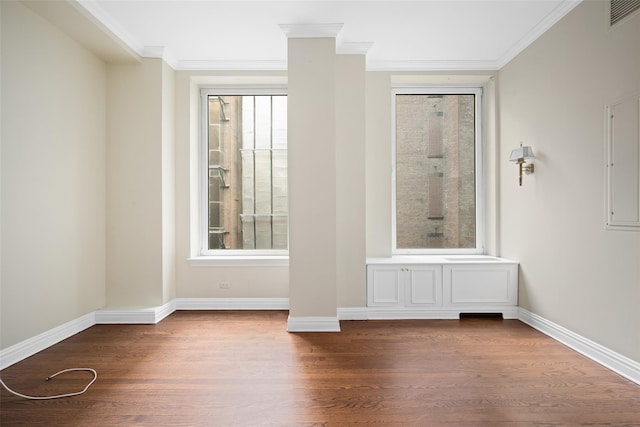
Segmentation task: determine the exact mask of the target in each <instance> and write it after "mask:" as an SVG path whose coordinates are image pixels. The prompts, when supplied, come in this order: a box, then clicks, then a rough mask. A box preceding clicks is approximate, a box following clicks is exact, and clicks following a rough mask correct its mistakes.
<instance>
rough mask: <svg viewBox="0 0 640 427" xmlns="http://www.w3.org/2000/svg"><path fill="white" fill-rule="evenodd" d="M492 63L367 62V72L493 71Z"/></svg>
mask: <svg viewBox="0 0 640 427" xmlns="http://www.w3.org/2000/svg"><path fill="white" fill-rule="evenodd" d="M498 69H499V68H498V65H497V64H496V63H495V62H494V61H367V71H495V70H498Z"/></svg>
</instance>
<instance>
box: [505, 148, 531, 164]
mask: <svg viewBox="0 0 640 427" xmlns="http://www.w3.org/2000/svg"><path fill="white" fill-rule="evenodd" d="M518 159H525V160H529V159H533V150H532V149H531V147H529V146H526V147H523V146H522V145H521V146H520V147H518V148H516V149H514V150H511V156H509V161H510V162H517V161H518Z"/></svg>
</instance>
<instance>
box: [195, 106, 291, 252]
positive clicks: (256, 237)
mask: <svg viewBox="0 0 640 427" xmlns="http://www.w3.org/2000/svg"><path fill="white" fill-rule="evenodd" d="M207 106H208V107H207V108H208V111H207V113H206V116H207V119H208V120H209V125H208V127H207V132H208V135H207V136H206V141H207V149H208V154H207V155H208V163H209V177H208V186H209V188H208V202H209V208H208V212H207V214H208V224H209V237H208V249H265V250H270V249H281V250H286V249H287V244H288V201H287V151H286V148H287V141H286V138H287V129H286V123H287V121H286V116H287V109H286V106H287V101H286V96H280V95H278V96H272V95H242V96H228V95H225V96H217V95H209V98H208V102H207ZM214 120H217V122H216V123H213V124H212V123H211V122H212V121H214ZM274 147H277V148H274Z"/></svg>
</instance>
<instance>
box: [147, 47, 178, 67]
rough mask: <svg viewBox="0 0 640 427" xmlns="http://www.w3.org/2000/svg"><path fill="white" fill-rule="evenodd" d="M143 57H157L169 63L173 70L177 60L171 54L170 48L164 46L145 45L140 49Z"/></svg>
mask: <svg viewBox="0 0 640 427" xmlns="http://www.w3.org/2000/svg"><path fill="white" fill-rule="evenodd" d="M142 57H143V58H159V59H162V60H163V61H164V62H166V63H167V64H169V65H170V66H171V68H173V69H174V70H175V69H176V67H177V66H178V61H176V59H175V58H174V56H173V55H172V54H171V49H167V48H165V47H164V46H145V47H144V49H143V50H142Z"/></svg>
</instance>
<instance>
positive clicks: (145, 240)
mask: <svg viewBox="0 0 640 427" xmlns="http://www.w3.org/2000/svg"><path fill="white" fill-rule="evenodd" d="M107 76H108V93H107V95H108V96H107V306H108V307H137V306H140V307H149V306H159V305H161V304H162V303H163V302H164V301H163V300H164V298H163V291H164V289H163V273H164V269H163V249H164V247H163V238H164V236H163V207H164V205H163V184H166V183H165V181H164V180H163V172H164V171H163V158H162V157H163V148H165V147H163V129H164V128H163V123H162V119H163V111H162V109H163V98H162V96H163V61H162V60H161V59H144V60H143V61H142V62H141V63H139V64H109V65H108V67H107ZM167 138H169V137H167ZM167 145H170V143H169V142H167ZM169 172H170V171H169ZM169 176H170V173H169ZM171 244H172V243H171Z"/></svg>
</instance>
